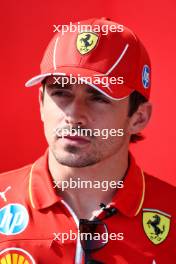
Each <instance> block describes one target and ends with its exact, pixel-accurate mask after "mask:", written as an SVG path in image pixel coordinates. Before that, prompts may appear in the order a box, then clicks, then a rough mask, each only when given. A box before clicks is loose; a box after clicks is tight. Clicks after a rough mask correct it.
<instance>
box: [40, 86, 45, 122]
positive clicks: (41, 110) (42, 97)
mask: <svg viewBox="0 0 176 264" xmlns="http://www.w3.org/2000/svg"><path fill="white" fill-rule="evenodd" d="M43 104H44V89H43V86H41V87H40V88H39V105H40V117H41V120H42V122H43V121H44V112H43Z"/></svg>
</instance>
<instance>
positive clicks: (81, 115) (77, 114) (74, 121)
mask: <svg viewBox="0 0 176 264" xmlns="http://www.w3.org/2000/svg"><path fill="white" fill-rule="evenodd" d="M65 114H66V117H65V122H66V124H69V125H72V126H75V125H76V126H85V125H86V124H87V116H88V109H87V106H86V103H85V102H84V101H83V100H81V99H75V100H73V101H72V103H71V104H69V106H67V109H66V112H65Z"/></svg>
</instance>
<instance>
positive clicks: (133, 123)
mask: <svg viewBox="0 0 176 264" xmlns="http://www.w3.org/2000/svg"><path fill="white" fill-rule="evenodd" d="M151 113H152V105H151V103H150V102H145V103H143V104H140V105H139V107H138V109H137V111H136V112H135V113H134V114H133V115H132V116H131V117H130V120H129V129H128V131H129V134H137V133H139V132H141V131H142V130H143V129H144V128H145V127H146V126H147V124H148V122H149V120H150V117H151Z"/></svg>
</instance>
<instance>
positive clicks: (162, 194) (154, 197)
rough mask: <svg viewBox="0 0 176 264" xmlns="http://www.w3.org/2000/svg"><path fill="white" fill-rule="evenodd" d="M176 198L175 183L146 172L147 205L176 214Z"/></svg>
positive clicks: (145, 200) (145, 201)
mask: <svg viewBox="0 0 176 264" xmlns="http://www.w3.org/2000/svg"><path fill="white" fill-rule="evenodd" d="M175 199H176V187H175V186H174V185H172V184H170V183H168V182H165V181H163V180H161V179H159V178H157V177H154V176H152V175H149V174H147V173H145V199H144V206H145V207H147V208H151V207H152V208H158V209H160V210H163V211H164V210H166V211H167V212H168V213H169V212H170V213H174V214H176V205H175Z"/></svg>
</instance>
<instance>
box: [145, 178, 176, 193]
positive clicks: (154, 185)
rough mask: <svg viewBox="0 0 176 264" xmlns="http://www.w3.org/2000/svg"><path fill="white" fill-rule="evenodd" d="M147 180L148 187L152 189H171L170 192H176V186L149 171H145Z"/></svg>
mask: <svg viewBox="0 0 176 264" xmlns="http://www.w3.org/2000/svg"><path fill="white" fill-rule="evenodd" d="M145 182H146V185H147V186H148V188H150V189H151V190H153V189H155V190H156V192H158V191H165V192H166V191H169V193H170V194H175V193H176V186H174V185H172V184H171V183H168V182H166V181H164V180H162V179H160V178H157V177H155V176H153V175H150V174H148V173H145Z"/></svg>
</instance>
